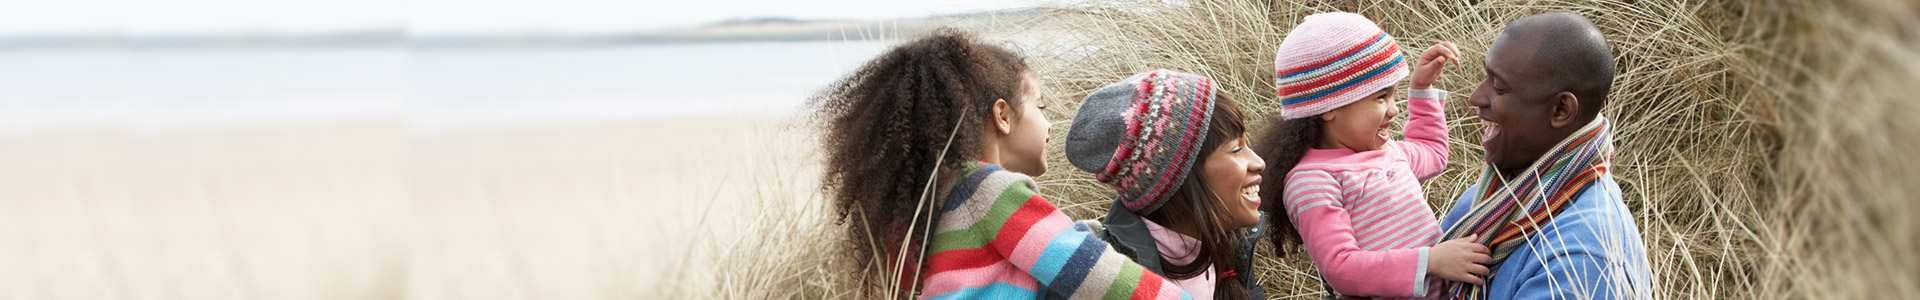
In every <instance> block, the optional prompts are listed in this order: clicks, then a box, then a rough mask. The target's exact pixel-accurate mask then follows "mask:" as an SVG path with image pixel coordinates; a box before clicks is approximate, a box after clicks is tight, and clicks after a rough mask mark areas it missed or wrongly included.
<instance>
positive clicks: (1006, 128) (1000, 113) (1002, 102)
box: [993, 99, 1013, 134]
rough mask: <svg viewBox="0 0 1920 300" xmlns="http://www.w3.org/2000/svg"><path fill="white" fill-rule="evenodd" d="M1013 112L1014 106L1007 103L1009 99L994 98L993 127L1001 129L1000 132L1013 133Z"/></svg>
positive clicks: (997, 129)
mask: <svg viewBox="0 0 1920 300" xmlns="http://www.w3.org/2000/svg"><path fill="white" fill-rule="evenodd" d="M1012 112H1013V106H1012V105H1011V104H1007V99H994V100H993V129H994V130H996V131H999V132H1000V134H1012V133H1013V115H1012Z"/></svg>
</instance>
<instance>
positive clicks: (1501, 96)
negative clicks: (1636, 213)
mask: <svg viewBox="0 0 1920 300" xmlns="http://www.w3.org/2000/svg"><path fill="white" fill-rule="evenodd" d="M1485 65H1486V79H1485V80H1482V81H1481V82H1480V86H1479V87H1476V88H1474V90H1473V94H1472V95H1471V96H1469V99H1468V103H1470V104H1472V105H1473V106H1474V107H1475V108H1477V109H1478V111H1479V116H1480V119H1481V120H1483V121H1484V122H1485V123H1486V124H1488V126H1487V130H1486V133H1485V134H1484V135H1483V137H1482V141H1481V143H1482V145H1483V146H1485V148H1486V151H1487V152H1486V162H1487V168H1486V170H1485V171H1484V173H1483V174H1482V175H1481V179H1480V181H1479V183H1478V184H1475V185H1474V186H1473V187H1472V188H1469V189H1468V190H1467V191H1466V193H1464V194H1462V195H1460V197H1459V200H1457V201H1456V204H1455V205H1454V207H1453V209H1452V210H1450V211H1448V212H1447V216H1446V218H1444V219H1443V220H1441V227H1442V228H1446V229H1447V232H1446V233H1445V235H1446V236H1445V239H1442V240H1450V239H1454V238H1458V237H1467V236H1472V235H1475V234H1478V235H1479V237H1480V240H1479V242H1481V243H1482V244H1486V245H1488V247H1490V248H1493V249H1494V251H1493V252H1494V253H1493V254H1494V255H1493V256H1494V261H1493V262H1491V263H1489V264H1488V265H1487V266H1488V267H1489V269H1491V271H1492V272H1491V273H1489V275H1488V277H1487V280H1486V284H1485V285H1483V286H1474V285H1468V284H1464V283H1449V285H1448V286H1446V287H1444V288H1446V289H1447V291H1448V292H1449V293H1455V294H1459V295H1468V296H1474V297H1485V298H1488V299H1644V298H1649V297H1651V290H1650V289H1651V286H1652V285H1651V282H1650V281H1649V280H1651V278H1650V277H1651V275H1650V272H1649V269H1648V266H1647V265H1648V264H1647V258H1646V245H1645V244H1643V243H1642V242H1641V239H1640V231H1639V229H1638V227H1637V226H1636V225H1634V221H1633V215H1632V214H1631V212H1630V211H1629V210H1628V209H1627V206H1626V203H1625V202H1623V201H1622V198H1621V196H1622V195H1621V192H1620V186H1619V185H1618V184H1616V183H1614V181H1613V178H1612V176H1611V175H1609V173H1608V167H1609V166H1610V162H1611V159H1612V157H1613V146H1612V142H1611V138H1612V137H1611V135H1612V131H1611V127H1612V125H1611V124H1610V123H1609V121H1608V120H1607V119H1606V117H1604V116H1602V115H1601V114H1600V110H1601V108H1602V107H1604V106H1605V105H1606V102H1607V92H1608V89H1610V88H1611V87H1612V86H1613V67H1614V63H1613V53H1612V50H1610V49H1609V48H1608V47H1607V41H1606V37H1605V36H1603V35H1602V33H1601V32H1600V29H1599V28H1598V27H1596V26H1594V25H1593V23H1592V22H1590V21H1588V20H1587V19H1586V18H1584V17H1581V16H1579V15H1576V14H1572V13H1564V12H1561V13H1547V14H1540V15H1533V16H1528V17H1525V18H1521V19H1519V20H1516V21H1514V22H1513V23H1510V24H1508V25H1507V27H1506V29H1504V30H1502V31H1501V32H1500V35H1499V36H1498V37H1496V38H1495V39H1494V41H1493V45H1492V46H1490V47H1489V48H1488V51H1487V57H1486V63H1485Z"/></svg>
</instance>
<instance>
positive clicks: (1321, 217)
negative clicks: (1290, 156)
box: [1283, 90, 1447, 298]
mask: <svg viewBox="0 0 1920 300" xmlns="http://www.w3.org/2000/svg"><path fill="white" fill-rule="evenodd" d="M1445 98H1446V92H1445V91H1442V90H1413V91H1411V92H1409V93H1408V104H1407V112H1408V115H1407V124H1406V127H1405V131H1404V134H1405V135H1406V138H1407V140H1405V141H1387V143H1386V145H1385V146H1383V147H1381V149H1379V150H1374V151H1366V152H1354V151H1352V150H1347V149H1309V150H1307V154H1306V156H1304V157H1303V158H1301V160H1300V164H1299V165H1297V166H1295V167H1294V168H1293V170H1292V171H1290V172H1289V173H1288V174H1287V179H1286V181H1287V182H1286V186H1287V188H1286V191H1285V192H1286V194H1285V198H1284V199H1285V200H1284V202H1283V205H1285V206H1284V207H1285V208H1286V209H1287V216H1288V217H1289V218H1292V220H1293V224H1294V227H1295V228H1296V229H1298V230H1299V231H1300V237H1301V240H1302V242H1303V243H1305V244H1306V250H1307V256H1309V257H1312V258H1313V265H1314V267H1316V268H1318V269H1319V270H1320V275H1321V278H1322V279H1324V280H1326V283H1327V284H1328V285H1329V286H1331V288H1332V289H1333V292H1334V293H1335V294H1337V295H1340V296H1370V297H1408V298H1432V296H1437V293H1436V292H1437V288H1438V287H1439V285H1438V284H1437V283H1438V280H1441V279H1439V278H1438V277H1434V278H1428V277H1427V276H1426V275H1427V250H1428V248H1429V246H1431V245H1433V244H1434V243H1435V242H1437V241H1438V239H1439V237H1440V233H1441V228H1440V222H1439V221H1438V220H1437V219H1435V218H1434V212H1433V208H1432V207H1430V206H1428V205H1427V199H1426V197H1425V196H1424V195H1423V194H1422V192H1421V188H1420V182H1421V181H1425V180H1427V179H1429V178H1432V177H1433V176H1436V175H1439V174H1440V172H1441V171H1444V170H1446V167H1447V127H1446V118H1445V116H1444V113H1443V112H1441V110H1440V108H1441V103H1442V101H1443V100H1441V99H1445Z"/></svg>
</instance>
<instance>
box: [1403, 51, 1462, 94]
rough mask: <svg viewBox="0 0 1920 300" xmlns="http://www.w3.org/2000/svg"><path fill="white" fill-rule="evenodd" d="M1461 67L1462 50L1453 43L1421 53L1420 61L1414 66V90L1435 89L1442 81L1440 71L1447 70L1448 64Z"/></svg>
mask: <svg viewBox="0 0 1920 300" xmlns="http://www.w3.org/2000/svg"><path fill="white" fill-rule="evenodd" d="M1449 61H1451V62H1453V64H1454V65H1456V66H1457V65H1460V48H1458V47H1454V46H1453V42H1440V44H1438V45H1433V47H1429V48H1427V51H1422V52H1420V59H1419V60H1417V63H1415V64H1414V66H1413V82H1411V83H1412V84H1413V86H1412V87H1413V89H1416V90H1424V89H1428V88H1432V87H1433V82H1434V81H1437V80H1440V71H1441V70H1444V69H1446V68H1447V62H1449Z"/></svg>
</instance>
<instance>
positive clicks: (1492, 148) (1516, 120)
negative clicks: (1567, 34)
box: [1467, 36, 1566, 178]
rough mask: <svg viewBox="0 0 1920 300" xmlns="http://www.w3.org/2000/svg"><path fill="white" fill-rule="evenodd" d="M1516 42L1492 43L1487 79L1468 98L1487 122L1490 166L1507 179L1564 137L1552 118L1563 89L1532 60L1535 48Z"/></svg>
mask: <svg viewBox="0 0 1920 300" xmlns="http://www.w3.org/2000/svg"><path fill="white" fill-rule="evenodd" d="M1515 40H1516V39H1515V38H1509V37H1507V36H1502V37H1500V38H1498V39H1495V40H1494V41H1493V45H1492V46H1491V47H1489V48H1488V50H1487V58H1486V63H1485V65H1486V79H1485V80H1481V81H1480V85H1479V86H1477V87H1474V88H1473V94H1472V95H1471V96H1469V97H1468V100H1467V103H1469V104H1472V105H1473V106H1474V107H1475V108H1478V109H1479V115H1480V119H1481V120H1483V121H1485V122H1486V123H1487V127H1486V132H1485V133H1484V134H1483V135H1482V136H1481V141H1480V145H1481V146H1483V147H1486V149H1487V157H1486V160H1487V164H1488V165H1489V166H1492V167H1493V168H1495V169H1496V170H1499V171H1500V176H1501V177H1503V178H1513V176H1514V175H1517V174H1518V172H1521V171H1524V170H1525V169H1526V168H1527V166H1529V165H1532V164H1533V161H1534V160H1535V159H1538V158H1539V157H1540V155H1542V154H1545V153H1546V152H1547V150H1548V148H1552V147H1553V145H1554V144H1557V143H1559V142H1560V140H1561V139H1563V138H1565V137H1566V133H1564V132H1562V130H1559V129H1556V128H1553V125H1552V124H1551V120H1550V119H1551V118H1552V117H1553V113H1554V112H1553V105H1550V103H1551V102H1552V101H1551V100H1552V99H1553V97H1554V95H1555V94H1558V93H1559V91H1558V90H1556V88H1554V86H1553V84H1552V82H1550V81H1549V80H1550V79H1548V78H1546V76H1544V75H1545V74H1544V72H1540V70H1543V69H1545V68H1548V67H1551V66H1541V65H1539V64H1541V63H1542V62H1539V61H1536V60H1534V59H1533V55H1534V47H1535V45H1532V43H1529V42H1526V41H1515Z"/></svg>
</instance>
